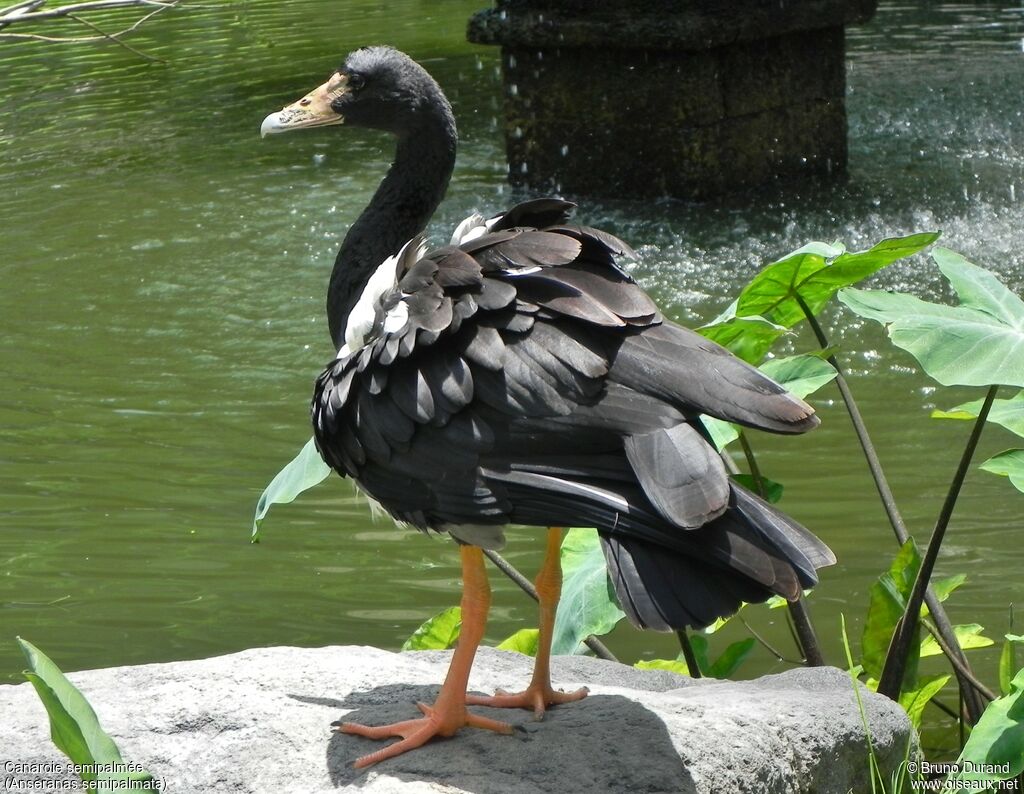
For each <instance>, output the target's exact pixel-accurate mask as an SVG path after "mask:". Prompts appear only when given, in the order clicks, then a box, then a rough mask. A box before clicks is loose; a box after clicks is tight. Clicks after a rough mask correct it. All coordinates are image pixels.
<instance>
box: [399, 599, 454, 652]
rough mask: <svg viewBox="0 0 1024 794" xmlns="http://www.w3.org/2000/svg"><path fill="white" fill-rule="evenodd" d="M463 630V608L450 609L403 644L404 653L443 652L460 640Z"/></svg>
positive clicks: (441, 613) (415, 632)
mask: <svg viewBox="0 0 1024 794" xmlns="http://www.w3.org/2000/svg"><path fill="white" fill-rule="evenodd" d="M461 629H462V609H461V607H448V609H446V610H444V611H443V612H438V613H437V614H436V615H434V617H432V618H431V619H430V620H428V621H427V622H426V623H424V624H423V625H422V626H420V627H419V628H418V629H416V631H414V632H413V633H412V636H411V637H409V639H407V640H406V641H405V642H403V643H402V650H403V651H443V650H447V649H448V648H451V647H452V646H453V645H455V643H456V642H457V641H458V639H459V631H460V630H461Z"/></svg>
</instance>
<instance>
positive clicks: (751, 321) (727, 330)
mask: <svg viewBox="0 0 1024 794" xmlns="http://www.w3.org/2000/svg"><path fill="white" fill-rule="evenodd" d="M735 310H736V303H735V302H734V303H733V304H732V306H730V307H729V309H727V310H726V311H725V312H724V313H723V314H722V315H720V316H719V317H718V318H716V319H715V320H713V321H712V322H711V323H709V324H708V325H705V326H702V327H701V328H698V329H697V333H699V334H700V335H701V336H705V337H707V338H708V339H710V340H712V341H713V342H717V343H718V344H720V345H721V346H722V347H724V348H726V349H728V350H729V351H730V352H731V353H732V354H733V355H734V356H737V357H739V358H742V359H743V360H744V361H746V362H747V363H748V364H755V365H756V364H759V363H760V362H761V360H762V359H763V358H764V357H765V354H766V353H767V352H768V351H769V350H770V349H771V347H772V345H773V344H775V340H777V339H778V338H779V337H780V336H782V335H783V334H784V333H785V332H786V329H785V328H783V327H782V326H781V325H776V324H775V323H773V322H771V321H770V320H766V319H765V318H764V317H757V316H751V317H736V316H735ZM730 313H731V316H729V315H730ZM726 318H727V319H726Z"/></svg>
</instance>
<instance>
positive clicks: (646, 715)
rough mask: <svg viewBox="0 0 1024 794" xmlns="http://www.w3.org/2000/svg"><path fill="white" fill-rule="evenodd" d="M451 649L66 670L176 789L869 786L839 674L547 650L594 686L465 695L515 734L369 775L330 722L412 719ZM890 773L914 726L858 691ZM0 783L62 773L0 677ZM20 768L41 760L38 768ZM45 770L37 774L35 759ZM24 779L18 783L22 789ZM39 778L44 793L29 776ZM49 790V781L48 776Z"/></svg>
mask: <svg viewBox="0 0 1024 794" xmlns="http://www.w3.org/2000/svg"><path fill="white" fill-rule="evenodd" d="M448 659H449V654H447V653H440V652H436V653H435V652H430V653H404V654H397V653H389V652H387V651H382V650H378V649H376V648H364V647H334V648H260V649H254V650H248V651H243V652H241V653H236V654H231V655H229V656H222V657H218V658H214V659H204V660H201V661H195V662H174V663H170V664H150V665H142V666H138V667H119V668H110V669H106V670H92V671H87V672H81V673H72V674H70V675H69V676H68V677H69V678H70V679H71V680H72V681H73V682H74V683H75V685H76V686H78V687H79V688H80V689H81V690H82V691H83V692H84V693H85V695H86V697H87V698H88V699H89V700H90V702H91V703H92V704H93V706H94V707H95V709H96V711H97V713H98V714H99V716H100V720H101V722H102V723H103V726H104V728H105V729H106V730H107V731H108V732H109V733H110V734H111V735H112V736H113V737H114V738H115V740H116V741H117V743H118V745H119V746H120V748H121V752H122V754H123V755H124V758H125V759H126V761H131V762H138V763H141V764H142V765H143V766H145V768H146V769H147V770H148V771H150V772H151V773H153V774H154V775H156V776H157V777H159V778H162V779H163V780H164V781H165V783H166V787H167V790H169V791H174V792H203V794H210V793H212V792H259V794H269V793H270V792H275V793H276V792H302V794H315V793H316V792H330V791H334V790H336V789H339V788H351V789H353V790H358V791H362V792H366V793H367V794H376V793H377V792H397V791H401V792H402V793H403V794H405V793H406V792H410V793H412V794H415V792H472V793H473V794H490V793H491V792H494V793H495V794H498V793H499V792H500V793H501V794H508V793H510V792H513V793H514V792H531V793H532V792H589V793H590V794H598V792H620V791H621V792H672V793H673V794H680V793H682V792H715V794H719V793H720V792H780V793H781V792H787V794H788V793H791V792H801V793H804V792H808V793H809V792H815V794H832V793H833V792H834V794H847V792H849V791H854V792H863V791H870V790H871V787H870V784H869V781H868V752H867V745H866V742H865V735H864V727H863V723H862V719H861V715H860V712H859V710H858V708H857V705H856V701H855V699H854V694H853V688H852V686H851V683H850V679H849V678H848V676H847V675H846V674H845V673H844V672H842V671H840V670H836V669H834V668H817V669H799V670H791V671H789V672H785V673H782V674H780V675H772V676H765V677H764V678H760V679H757V680H754V681H736V682H732V681H706V680H705V681H692V680H689V679H684V678H682V677H679V676H676V675H675V674H673V673H668V672H662V671H645V670H636V669H633V668H631V667H626V666H624V665H619V664H615V663H611V662H604V661H600V660H597V659H591V658H584V657H559V658H556V659H555V660H554V662H553V669H554V679H555V683H556V686H559V687H563V688H566V689H568V688H570V687H572V688H575V687H578V686H581V685H586V686H588V687H590V696H589V697H587V698H586V699H585V700H583V701H582V702H580V703H576V704H569V705H566V706H561V707H557V708H554V709H552V710H551V711H549V712H548V714H547V717H546V718H545V719H544V721H543V722H533V721H532V718H531V715H530V714H528V713H527V712H524V711H518V710H516V711H508V710H499V709H485V708H474V709H473V710H474V711H477V712H479V713H483V714H489V715H491V716H495V717H497V718H499V719H505V720H508V721H510V722H512V723H513V724H514V725H516V726H517V730H516V731H515V733H514V734H513V735H512V736H501V735H495V734H492V733H490V732H485V731H479V730H474V729H463V730H462V731H460V732H459V734H457V735H456V736H454V737H452V738H451V739H446V740H441V741H435V742H433V743H431V744H429V745H428V746H426V747H424V748H421V749H419V750H415V751H413V752H410V753H407V754H405V755H402V756H400V757H398V758H395V759H391V760H389V761H385V762H384V763H382V764H378V765H376V766H374V767H370V768H369V769H368V770H354V769H353V768H352V766H351V762H352V761H353V760H354V759H355V758H357V757H359V756H360V755H363V754H365V753H367V752H371V751H373V750H374V749H376V748H377V747H379V746H380V744H379V743H377V742H373V741H370V740H368V739H364V738H361V737H355V736H345V735H341V734H337V733H332V732H330V730H329V727H328V726H329V725H330V723H331V722H332V721H333V720H337V719H339V718H340V717H343V716H344V718H345V719H347V720H351V721H355V722H365V723H369V724H381V723H385V722H392V721H396V720H400V719H408V718H411V717H415V716H419V712H417V711H416V709H415V708H414V707H413V703H414V702H415V701H417V700H425V701H428V702H429V701H431V700H432V699H433V698H434V696H435V695H436V692H437V689H438V684H439V682H440V681H441V680H442V678H443V676H444V672H445V670H446V668H447V664H448ZM531 664H532V660H531V659H528V658H526V657H524V656H520V655H518V654H513V653H505V652H501V651H496V650H494V649H491V648H482V649H481V651H480V654H479V655H478V657H477V662H476V665H475V666H474V669H473V675H472V678H471V681H470V683H471V687H472V688H473V689H474V690H476V691H482V692H490V691H493V689H494V688H495V687H506V688H514V689H520V688H522V687H523V686H524V685H525V684H526V682H527V681H528V680H529V675H530V669H531ZM861 696H862V698H863V699H864V703H865V708H866V711H867V716H868V720H869V724H870V730H871V737H872V739H873V741H874V746H875V752H876V753H877V755H878V757H879V759H880V761H881V764H882V767H883V769H884V770H886V771H885V772H884V774H885V777H886V779H888V775H889V773H888V770H889V769H892V768H895V766H896V765H897V764H898V763H899V762H900V760H901V759H902V758H903V755H904V753H905V752H906V750H907V746H908V741H910V737H911V735H912V733H911V728H910V725H909V723H908V721H907V719H906V717H905V716H904V714H903V712H902V711H901V710H900V709H899V707H898V706H896V705H895V704H893V703H892V702H891V701H889V700H887V699H886V698H883V697H880V696H878V695H874V694H871V693H869V692H867V691H866V690H863V689H862V692H861ZM0 715H2V716H0V764H2V765H3V766H4V767H5V769H4V773H3V777H4V778H8V780H7V784H6V789H5V790H11V791H17V790H18V788H17V786H18V785H19V781H35V780H38V779H44V778H46V779H52V780H59V779H61V778H64V779H67V778H68V777H69V775H68V774H66V773H64V774H62V772H63V770H64V769H65V766H66V759H65V758H64V757H63V756H62V755H61V754H60V753H59V752H58V751H57V750H56V749H55V748H54V747H53V745H52V744H51V742H50V739H49V729H48V723H47V719H46V715H45V712H44V711H43V707H42V705H41V704H40V703H39V701H38V699H37V697H36V695H35V692H34V691H33V690H32V689H31V687H30V685H29V684H21V685H18V686H0ZM20 764H48V765H49V766H48V767H46V766H44V767H41V768H42V769H43V770H44V771H43V772H41V773H35V774H33V773H31V772H27V771H22V772H16V773H15V774H13V775H11V776H9V774H10V772H11V770H12V769H18V768H20V769H31V767H24V766H20V767H19V766H14V765H20ZM47 769H49V770H50V771H49V772H47V771H46V770H47ZM24 790H28V789H24ZM33 790H47V789H46V788H35V789H33ZM49 790H57V789H55V788H51V789H49Z"/></svg>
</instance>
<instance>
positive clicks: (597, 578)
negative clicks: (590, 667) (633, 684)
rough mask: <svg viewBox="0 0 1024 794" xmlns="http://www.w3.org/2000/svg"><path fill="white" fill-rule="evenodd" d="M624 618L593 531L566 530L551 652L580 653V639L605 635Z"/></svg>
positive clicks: (581, 643) (581, 640) (598, 542)
mask: <svg viewBox="0 0 1024 794" xmlns="http://www.w3.org/2000/svg"><path fill="white" fill-rule="evenodd" d="M625 616H626V613H625V612H623V611H622V610H621V609H619V605H618V604H617V603H616V602H615V596H614V595H613V593H612V585H611V582H610V581H609V580H608V569H607V566H606V565H605V561H604V552H603V551H601V541H600V539H599V538H598V536H597V530H594V529H570V530H569V531H568V532H566V533H565V539H564V540H563V541H562V597H561V598H560V599H559V602H558V611H557V612H556V613H555V630H554V637H553V639H552V641H551V653H553V654H561V655H565V654H572V653H582V646H583V640H585V639H586V638H587V637H589V636H590V635H591V634H607V633H608V632H609V631H611V630H612V629H613V628H614V627H615V624H616V623H618V622H619V621H620V620H622V618H624V617H625Z"/></svg>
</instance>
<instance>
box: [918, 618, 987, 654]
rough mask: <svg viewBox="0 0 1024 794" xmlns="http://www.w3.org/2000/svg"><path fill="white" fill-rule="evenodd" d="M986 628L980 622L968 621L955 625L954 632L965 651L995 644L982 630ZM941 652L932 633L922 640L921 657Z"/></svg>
mask: <svg viewBox="0 0 1024 794" xmlns="http://www.w3.org/2000/svg"><path fill="white" fill-rule="evenodd" d="M984 630H985V629H984V627H982V626H981V625H980V624H978V623H967V624H965V625H961V626H954V627H953V633H954V634H956V639H957V642H959V643H960V647H961V648H963V649H964V650H965V651H969V650H971V649H972V648H987V647H989V646H990V645H995V642H994V641H993V640H992V639H991V638H990V637H985V636H984V635H982V633H981V632H983V631H984ZM941 653H942V649H941V648H940V647H939V644H938V643H937V642H936V641H935V638H934V637H932V635H931V634H928V635H927V636H925V638H924V639H923V640H921V658H924V657H926V656H938V655H939V654H941Z"/></svg>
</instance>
